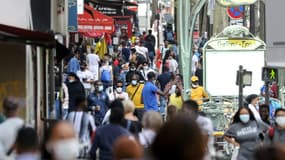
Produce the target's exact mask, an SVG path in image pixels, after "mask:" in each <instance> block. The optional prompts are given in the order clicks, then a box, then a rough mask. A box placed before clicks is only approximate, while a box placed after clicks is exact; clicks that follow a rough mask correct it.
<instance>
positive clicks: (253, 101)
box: [246, 94, 269, 130]
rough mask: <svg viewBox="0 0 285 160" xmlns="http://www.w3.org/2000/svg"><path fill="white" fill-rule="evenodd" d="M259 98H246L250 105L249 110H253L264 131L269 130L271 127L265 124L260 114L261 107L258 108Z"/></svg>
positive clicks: (252, 95)
mask: <svg viewBox="0 0 285 160" xmlns="http://www.w3.org/2000/svg"><path fill="white" fill-rule="evenodd" d="M258 100H259V97H258V95H256V94H251V95H249V96H247V97H246V101H247V103H248V108H249V109H250V110H251V112H252V114H253V116H254V118H255V119H256V121H257V122H258V123H259V125H260V126H261V127H262V128H263V129H264V130H267V129H268V127H269V125H268V124H266V123H264V122H263V121H262V119H261V117H260V114H259V111H258V110H259V106H258Z"/></svg>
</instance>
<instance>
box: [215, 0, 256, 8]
mask: <svg viewBox="0 0 285 160" xmlns="http://www.w3.org/2000/svg"><path fill="white" fill-rule="evenodd" d="M216 1H217V3H219V4H220V5H222V6H225V7H229V6H240V5H250V4H253V3H255V2H256V0H216Z"/></svg>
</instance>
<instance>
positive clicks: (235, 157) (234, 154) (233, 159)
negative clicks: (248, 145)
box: [231, 147, 239, 160]
mask: <svg viewBox="0 0 285 160" xmlns="http://www.w3.org/2000/svg"><path fill="white" fill-rule="evenodd" d="M238 153H239V147H235V148H234V149H233V154H232V158H231V160H237V159H238Z"/></svg>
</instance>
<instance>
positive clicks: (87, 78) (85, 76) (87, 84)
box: [76, 63, 94, 95]
mask: <svg viewBox="0 0 285 160" xmlns="http://www.w3.org/2000/svg"><path fill="white" fill-rule="evenodd" d="M76 75H77V76H78V78H79V79H80V82H81V83H82V84H83V86H84V89H85V95H89V94H90V92H91V87H92V84H93V83H94V76H93V74H92V72H90V71H89V70H88V69H87V65H86V64H85V63H83V64H82V65H81V66H80V71H77V73H76Z"/></svg>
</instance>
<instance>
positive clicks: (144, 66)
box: [140, 61, 156, 80]
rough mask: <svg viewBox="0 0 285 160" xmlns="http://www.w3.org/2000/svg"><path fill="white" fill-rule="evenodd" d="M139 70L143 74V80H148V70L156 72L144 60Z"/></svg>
mask: <svg viewBox="0 0 285 160" xmlns="http://www.w3.org/2000/svg"><path fill="white" fill-rule="evenodd" d="M140 72H141V74H142V75H143V76H144V79H145V80H148V79H147V74H148V73H149V72H154V73H155V74H156V71H154V70H153V69H151V68H150V67H149V65H148V63H147V61H145V62H144V63H143V65H142V66H141V68H140Z"/></svg>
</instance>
